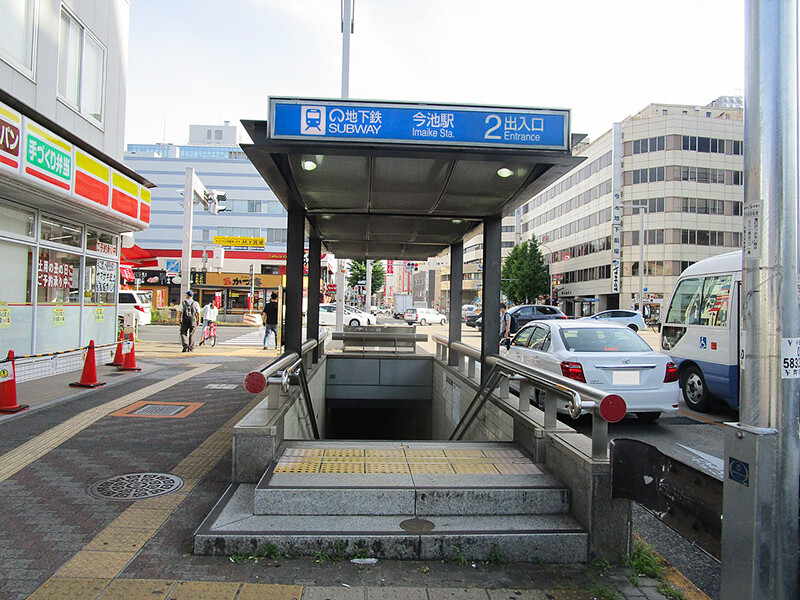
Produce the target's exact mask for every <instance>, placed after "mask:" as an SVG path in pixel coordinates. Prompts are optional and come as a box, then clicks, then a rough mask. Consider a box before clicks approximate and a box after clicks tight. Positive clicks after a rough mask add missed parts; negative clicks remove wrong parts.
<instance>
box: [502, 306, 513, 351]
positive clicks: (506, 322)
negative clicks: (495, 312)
mask: <svg viewBox="0 0 800 600" xmlns="http://www.w3.org/2000/svg"><path fill="white" fill-rule="evenodd" d="M510 337H511V315H510V314H508V313H507V312H506V305H505V303H504V302H501V303H500V345H504V344H503V342H504V340H508V339H509V338H510ZM507 347H508V346H506V348H507Z"/></svg>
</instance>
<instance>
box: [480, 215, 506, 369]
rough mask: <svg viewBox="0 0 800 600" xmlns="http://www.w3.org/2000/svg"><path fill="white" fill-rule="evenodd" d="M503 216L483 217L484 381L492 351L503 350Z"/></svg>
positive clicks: (482, 356)
mask: <svg viewBox="0 0 800 600" xmlns="http://www.w3.org/2000/svg"><path fill="white" fill-rule="evenodd" d="M502 224H503V218H502V217H501V216H500V215H495V216H493V217H486V218H485V219H484V220H483V316H482V318H483V331H482V332H481V381H486V377H487V375H488V373H489V370H490V366H489V365H488V364H487V363H486V357H487V356H488V355H489V354H497V353H498V352H499V351H500V265H501V256H500V254H501V251H500V248H501V240H502Z"/></svg>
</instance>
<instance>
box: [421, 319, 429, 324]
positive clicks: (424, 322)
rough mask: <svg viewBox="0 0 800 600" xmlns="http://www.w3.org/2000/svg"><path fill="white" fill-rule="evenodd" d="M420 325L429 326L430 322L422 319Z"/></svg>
mask: <svg viewBox="0 0 800 600" xmlns="http://www.w3.org/2000/svg"><path fill="white" fill-rule="evenodd" d="M419 324H420V325H427V324H428V322H427V321H426V320H425V319H420V320H419Z"/></svg>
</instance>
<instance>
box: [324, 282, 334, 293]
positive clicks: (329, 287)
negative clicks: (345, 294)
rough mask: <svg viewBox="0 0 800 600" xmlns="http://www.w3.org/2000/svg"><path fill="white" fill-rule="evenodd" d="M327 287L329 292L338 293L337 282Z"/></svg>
mask: <svg viewBox="0 0 800 600" xmlns="http://www.w3.org/2000/svg"><path fill="white" fill-rule="evenodd" d="M325 289H326V290H327V291H328V293H329V294H334V293H336V284H335V283H329V284H328V287H327V288H325Z"/></svg>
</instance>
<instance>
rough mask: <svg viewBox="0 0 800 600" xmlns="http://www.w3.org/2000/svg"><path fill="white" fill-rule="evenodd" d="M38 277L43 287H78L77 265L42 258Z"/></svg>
mask: <svg viewBox="0 0 800 600" xmlns="http://www.w3.org/2000/svg"><path fill="white" fill-rule="evenodd" d="M98 262H99V261H98ZM37 279H38V283H39V285H40V286H41V287H49V288H64V289H67V290H68V289H70V288H74V287H76V286H75V285H74V280H75V267H73V266H72V265H65V264H62V263H60V262H56V261H52V260H47V259H43V258H40V259H39V271H38V275H37ZM112 291H113V290H112Z"/></svg>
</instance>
